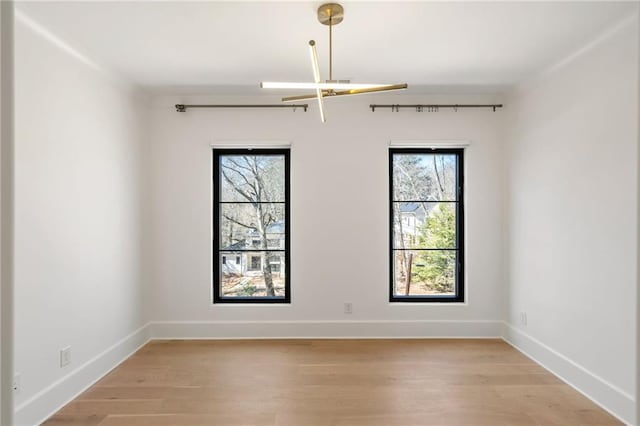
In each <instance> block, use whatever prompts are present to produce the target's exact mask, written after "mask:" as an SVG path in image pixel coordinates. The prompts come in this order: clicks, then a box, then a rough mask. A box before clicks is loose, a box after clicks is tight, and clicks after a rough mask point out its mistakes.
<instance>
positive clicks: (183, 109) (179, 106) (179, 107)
mask: <svg viewBox="0 0 640 426" xmlns="http://www.w3.org/2000/svg"><path fill="white" fill-rule="evenodd" d="M176 111H177V112H186V111H187V107H186V106H185V105H184V104H176Z"/></svg>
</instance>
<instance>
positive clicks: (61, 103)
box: [15, 16, 146, 425]
mask: <svg viewBox="0 0 640 426" xmlns="http://www.w3.org/2000/svg"><path fill="white" fill-rule="evenodd" d="M145 124H146V123H145V116H144V114H143V108H142V105H141V104H140V101H139V100H138V99H137V96H136V94H135V93H134V92H133V91H132V90H131V89H130V88H127V87H125V86H123V85H121V84H120V83H118V82H117V81H116V80H114V79H113V78H112V77H111V76H109V75H107V74H105V73H104V72H102V71H101V70H99V69H97V68H96V67H95V66H94V65H92V64H91V63H90V61H88V60H86V59H83V58H82V57H81V56H80V55H79V54H78V53H77V52H74V51H73V50H72V49H70V48H69V47H68V46H65V45H64V43H62V42H61V41H60V40H56V39H54V38H51V37H49V36H48V34H47V33H46V31H43V30H42V29H41V28H39V27H38V26H37V24H34V23H33V22H31V21H29V20H28V18H26V17H24V16H22V17H21V19H19V20H18V22H17V26H16V157H15V169H16V224H15V233H16V248H15V266H16V294H15V296H16V299H15V313H16V316H15V327H16V336H15V354H16V356H15V360H16V362H15V368H16V371H17V372H19V373H20V374H21V377H22V379H21V382H22V389H21V391H20V393H19V394H17V395H16V404H17V413H16V423H17V424H19V425H22V424H34V423H36V422H38V421H41V420H43V419H44V418H45V417H46V416H48V415H49V414H51V411H52V410H56V409H57V408H59V406H60V405H61V404H63V403H65V402H66V400H67V399H68V398H70V397H72V396H73V395H74V394H75V393H77V392H78V391H80V390H81V389H82V387H83V386H86V385H87V384H88V383H90V382H91V381H92V380H95V379H97V378H98V377H100V376H101V375H102V374H105V373H106V372H107V371H108V370H109V369H110V368H111V367H113V364H114V363H117V362H118V361H119V360H121V359H123V358H124V357H125V356H126V355H127V354H128V353H129V352H130V351H131V350H133V349H135V347H137V345H138V344H139V343H140V341H143V340H144V337H141V336H138V335H137V334H135V332H136V330H137V329H138V328H139V327H141V326H142V325H143V322H144V318H143V317H142V310H141V303H142V300H141V292H142V290H141V288H142V286H141V265H140V258H141V242H140V241H141V220H142V218H141V209H140V203H141V176H140V175H141V142H142V138H143V133H142V131H141V128H142V126H144V125H145ZM132 333H134V334H132ZM66 346H71V348H72V361H71V364H70V365H68V366H66V367H63V368H61V367H60V364H59V350H60V349H61V348H63V347H66Z"/></svg>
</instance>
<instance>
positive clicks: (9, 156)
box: [0, 1, 14, 425]
mask: <svg viewBox="0 0 640 426" xmlns="http://www.w3.org/2000/svg"><path fill="white" fill-rule="evenodd" d="M0 141H1V143H2V148H1V151H0V156H1V158H0V162H1V166H0V169H1V171H2V175H1V178H0V181H1V186H0V194H1V199H2V201H1V205H0V208H1V219H2V222H1V225H0V226H1V228H0V234H1V236H2V246H1V248H0V256H1V257H0V259H1V260H0V264H1V266H0V269H1V274H2V276H1V278H0V279H1V281H0V336H2V338H1V339H0V424H3V425H10V424H11V423H13V392H11V390H10V389H11V384H12V380H13V217H14V215H13V145H14V144H13V3H12V2H8V1H7V2H2V3H1V4H0Z"/></svg>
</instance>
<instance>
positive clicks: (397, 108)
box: [369, 104, 502, 112]
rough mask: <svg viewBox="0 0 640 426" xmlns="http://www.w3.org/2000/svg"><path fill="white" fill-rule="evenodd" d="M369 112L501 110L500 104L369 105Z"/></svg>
mask: <svg viewBox="0 0 640 426" xmlns="http://www.w3.org/2000/svg"><path fill="white" fill-rule="evenodd" d="M369 108H371V112H375V111H376V108H391V111H396V112H398V111H400V108H414V109H415V110H416V112H422V111H424V110H426V111H427V112H438V110H439V109H440V108H451V109H453V110H455V111H458V108H493V112H496V108H502V104H424V105H423V104H416V105H399V104H391V105H376V104H371V105H369Z"/></svg>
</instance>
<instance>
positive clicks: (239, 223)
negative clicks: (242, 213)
mask: <svg viewBox="0 0 640 426" xmlns="http://www.w3.org/2000/svg"><path fill="white" fill-rule="evenodd" d="M222 217H224V218H225V219H227V220H228V221H229V222H233V223H235V224H236V225H240V226H244V227H245V228H249V229H251V230H254V231H255V230H256V227H255V226H253V225H246V224H244V223H242V222H239V221H238V220H237V219H234V218H232V217H231V216H228V215H226V214H223V215H222Z"/></svg>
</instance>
